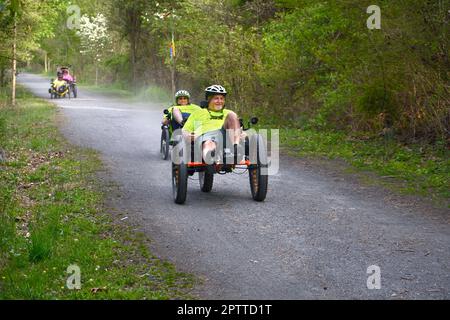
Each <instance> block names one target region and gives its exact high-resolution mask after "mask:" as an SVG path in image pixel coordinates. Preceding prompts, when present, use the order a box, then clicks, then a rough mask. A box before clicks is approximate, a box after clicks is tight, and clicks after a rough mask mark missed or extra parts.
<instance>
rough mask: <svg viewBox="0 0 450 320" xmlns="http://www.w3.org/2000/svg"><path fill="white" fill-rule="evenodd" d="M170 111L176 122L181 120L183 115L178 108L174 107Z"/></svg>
mask: <svg viewBox="0 0 450 320" xmlns="http://www.w3.org/2000/svg"><path fill="white" fill-rule="evenodd" d="M172 113H173V117H174V118H175V121H176V122H178V123H182V122H183V115H182V114H181V111H180V109H178V108H176V107H175V108H173V110H172Z"/></svg>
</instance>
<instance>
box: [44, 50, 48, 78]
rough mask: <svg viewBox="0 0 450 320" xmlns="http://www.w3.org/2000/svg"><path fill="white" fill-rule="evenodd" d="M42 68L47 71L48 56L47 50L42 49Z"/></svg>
mask: <svg viewBox="0 0 450 320" xmlns="http://www.w3.org/2000/svg"><path fill="white" fill-rule="evenodd" d="M44 70H45V73H47V72H48V57H47V51H44Z"/></svg>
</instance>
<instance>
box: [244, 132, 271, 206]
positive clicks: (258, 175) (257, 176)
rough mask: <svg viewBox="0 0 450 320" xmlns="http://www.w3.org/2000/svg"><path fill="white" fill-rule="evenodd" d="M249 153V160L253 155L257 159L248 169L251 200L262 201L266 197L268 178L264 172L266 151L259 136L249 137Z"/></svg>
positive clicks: (265, 168)
mask: <svg viewBox="0 0 450 320" xmlns="http://www.w3.org/2000/svg"><path fill="white" fill-rule="evenodd" d="M249 152H250V157H251V158H252V155H253V156H254V157H255V158H256V159H257V161H256V164H252V165H251V166H250V167H249V169H248V173H249V181H250V190H251V192H252V198H253V200H255V201H264V200H265V199H266V195H267V185H268V182H269V176H268V175H267V172H266V171H267V151H266V147H265V143H264V140H263V138H262V136H261V135H259V134H255V135H254V136H252V137H251V143H250V150H249ZM256 152H257V153H256Z"/></svg>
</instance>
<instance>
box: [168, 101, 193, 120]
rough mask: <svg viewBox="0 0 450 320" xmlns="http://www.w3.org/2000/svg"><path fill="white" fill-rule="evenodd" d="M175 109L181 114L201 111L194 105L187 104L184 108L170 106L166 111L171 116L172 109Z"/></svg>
mask: <svg viewBox="0 0 450 320" xmlns="http://www.w3.org/2000/svg"><path fill="white" fill-rule="evenodd" d="M175 107H177V108H178V109H180V111H181V113H189V114H191V113H194V112H195V111H197V110H201V108H200V107H199V106H198V105H196V104H193V103H191V104H188V105H186V106H171V107H170V108H169V109H167V110H168V111H169V114H172V112H173V108H175ZM165 117H166V118H167V115H165Z"/></svg>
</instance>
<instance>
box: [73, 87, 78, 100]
mask: <svg viewBox="0 0 450 320" xmlns="http://www.w3.org/2000/svg"><path fill="white" fill-rule="evenodd" d="M72 93H73V97H74V98H76V97H77V96H78V90H77V86H76V85H72Z"/></svg>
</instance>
